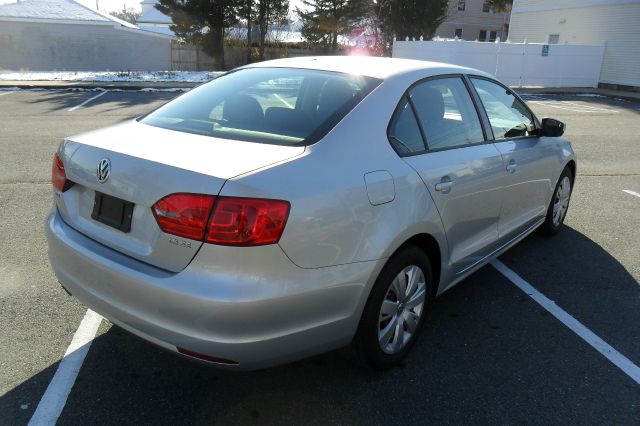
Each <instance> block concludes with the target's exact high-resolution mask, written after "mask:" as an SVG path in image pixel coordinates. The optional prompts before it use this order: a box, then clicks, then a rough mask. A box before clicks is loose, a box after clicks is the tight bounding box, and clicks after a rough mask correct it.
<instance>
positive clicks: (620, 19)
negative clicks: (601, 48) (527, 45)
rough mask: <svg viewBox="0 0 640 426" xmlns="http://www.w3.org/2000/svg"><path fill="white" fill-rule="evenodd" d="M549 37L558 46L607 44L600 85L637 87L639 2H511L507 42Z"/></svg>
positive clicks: (540, 40) (541, 40)
mask: <svg viewBox="0 0 640 426" xmlns="http://www.w3.org/2000/svg"><path fill="white" fill-rule="evenodd" d="M605 3H608V4H605ZM580 6H583V7H580ZM541 9H551V10H541ZM549 34H559V35H560V40H559V43H560V44H564V43H569V44H605V43H606V49H605V54H604V61H603V64H602V70H601V74H600V82H602V83H613V84H623V85H630V86H640V0H626V1H617V2H616V1H613V2H604V1H598V0H591V1H588V0H587V1H585V0H563V1H562V2H552V1H548V0H546V1H545V0H515V1H514V7H513V12H512V13H511V23H510V28H509V40H510V41H513V42H522V41H524V39H525V38H526V39H527V40H528V41H529V42H537V43H544V42H546V38H547V36H548V35H549Z"/></svg>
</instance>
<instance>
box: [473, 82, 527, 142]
mask: <svg viewBox="0 0 640 426" xmlns="http://www.w3.org/2000/svg"><path fill="white" fill-rule="evenodd" d="M471 81H472V82H473V86H474V87H475V88H476V91H477V92H478V96H480V100H481V101H482V105H484V109H485V111H486V112H487V117H488V118H489V122H490V123H491V128H492V129H493V137H494V138H495V139H496V140H499V139H508V138H515V137H523V136H529V135H531V134H532V133H533V132H534V131H535V124H534V121H533V117H532V115H531V113H530V112H529V110H528V109H527V107H526V106H525V105H524V104H523V103H522V102H521V101H520V100H519V99H518V98H516V97H515V96H514V94H513V93H511V91H510V90H508V89H505V88H504V87H502V86H500V85H499V84H496V83H493V82H491V81H489V80H484V79H480V78H471Z"/></svg>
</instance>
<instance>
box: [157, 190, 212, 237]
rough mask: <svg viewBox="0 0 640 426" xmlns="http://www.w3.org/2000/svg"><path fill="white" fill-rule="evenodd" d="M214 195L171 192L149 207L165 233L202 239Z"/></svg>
mask: <svg viewBox="0 0 640 426" xmlns="http://www.w3.org/2000/svg"><path fill="white" fill-rule="evenodd" d="M214 200H215V197H214V196H212V195H199V194H172V195H168V196H166V197H164V198H163V199H161V200H160V201H158V202H157V203H155V204H154V205H153V207H151V211H153V215H154V216H155V217H156V221H157V222H158V225H160V229H162V230H163V231H164V232H166V233H167V234H173V235H178V236H180V237H185V238H191V239H192V240H202V239H203V238H204V231H205V229H206V227H207V221H208V220H209V215H210V213H211V206H212V205H213V201H214Z"/></svg>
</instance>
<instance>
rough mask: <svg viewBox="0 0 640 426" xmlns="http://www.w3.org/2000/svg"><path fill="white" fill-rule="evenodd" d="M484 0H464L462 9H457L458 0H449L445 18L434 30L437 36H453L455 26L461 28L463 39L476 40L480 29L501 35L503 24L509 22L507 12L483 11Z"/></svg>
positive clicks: (502, 37)
mask: <svg viewBox="0 0 640 426" xmlns="http://www.w3.org/2000/svg"><path fill="white" fill-rule="evenodd" d="M483 3H484V0H466V7H465V10H464V11H461V10H458V0H449V9H448V12H447V19H446V20H445V21H444V22H443V23H442V24H440V26H439V27H438V29H437V30H436V34H435V35H436V36H437V37H443V38H453V37H454V36H455V30H456V28H462V39H463V40H471V41H473V40H477V39H478V35H479V33H480V30H486V31H487V37H488V36H489V32H490V31H495V32H496V33H497V34H498V37H500V38H501V39H503V40H504V39H505V37H504V35H503V30H504V24H508V23H509V16H508V13H493V12H489V13H486V12H483V11H482V5H483Z"/></svg>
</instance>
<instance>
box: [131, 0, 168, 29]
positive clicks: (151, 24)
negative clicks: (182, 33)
mask: <svg viewBox="0 0 640 426" xmlns="http://www.w3.org/2000/svg"><path fill="white" fill-rule="evenodd" d="M156 3H158V1H157V0H143V1H142V2H141V3H140V6H142V14H141V15H140V17H139V18H138V19H137V20H136V24H137V25H138V27H140V28H141V29H143V30H147V31H153V32H156V33H160V34H167V35H171V36H172V35H174V34H173V31H171V30H170V29H169V25H171V24H172V23H173V21H172V20H171V17H169V16H167V15H165V14H164V13H162V12H160V11H159V10H158V9H156V8H155V5H156Z"/></svg>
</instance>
